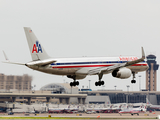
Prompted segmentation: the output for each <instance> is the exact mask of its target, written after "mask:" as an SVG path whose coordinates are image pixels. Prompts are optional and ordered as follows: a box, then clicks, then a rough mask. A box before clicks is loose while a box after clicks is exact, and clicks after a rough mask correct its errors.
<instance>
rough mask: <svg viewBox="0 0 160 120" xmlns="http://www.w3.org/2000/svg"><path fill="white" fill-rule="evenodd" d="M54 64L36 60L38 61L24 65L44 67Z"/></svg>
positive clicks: (49, 61)
mask: <svg viewBox="0 0 160 120" xmlns="http://www.w3.org/2000/svg"><path fill="white" fill-rule="evenodd" d="M54 62H56V61H55V60H50V59H49V60H38V61H32V62H29V63H27V64H26V65H27V66H32V65H37V66H46V65H49V64H52V63H54Z"/></svg>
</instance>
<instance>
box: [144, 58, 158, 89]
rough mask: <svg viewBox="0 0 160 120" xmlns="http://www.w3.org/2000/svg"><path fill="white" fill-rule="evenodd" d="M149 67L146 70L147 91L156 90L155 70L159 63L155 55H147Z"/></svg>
mask: <svg viewBox="0 0 160 120" xmlns="http://www.w3.org/2000/svg"><path fill="white" fill-rule="evenodd" d="M147 63H148V66H149V69H148V70H147V71H146V89H147V90H149V91H157V70H158V68H159V65H158V64H157V62H156V56H155V55H148V56H147Z"/></svg>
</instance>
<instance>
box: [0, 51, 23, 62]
mask: <svg viewBox="0 0 160 120" xmlns="http://www.w3.org/2000/svg"><path fill="white" fill-rule="evenodd" d="M3 54H4V57H5V59H6V61H5V62H4V61H2V62H3V63H9V64H17V65H25V64H24V63H17V62H10V61H9V59H8V57H7V55H6V53H5V52H4V51H3Z"/></svg>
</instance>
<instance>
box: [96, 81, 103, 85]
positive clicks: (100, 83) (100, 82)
mask: <svg viewBox="0 0 160 120" xmlns="http://www.w3.org/2000/svg"><path fill="white" fill-rule="evenodd" d="M101 85H104V81H98V82H95V86H101Z"/></svg>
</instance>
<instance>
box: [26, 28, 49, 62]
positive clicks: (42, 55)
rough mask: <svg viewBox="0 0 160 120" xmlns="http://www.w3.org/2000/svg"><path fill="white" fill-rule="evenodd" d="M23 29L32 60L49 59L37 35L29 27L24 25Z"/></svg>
mask: <svg viewBox="0 0 160 120" xmlns="http://www.w3.org/2000/svg"><path fill="white" fill-rule="evenodd" d="M24 31H25V34H26V38H27V42H28V46H29V50H30V53H31V57H32V60H33V61H36V60H44V59H49V58H50V57H49V56H48V54H47V53H46V51H45V50H44V48H43V47H42V46H41V44H40V42H39V41H38V39H37V37H36V36H35V34H34V33H33V31H32V30H31V28H29V27H24Z"/></svg>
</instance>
